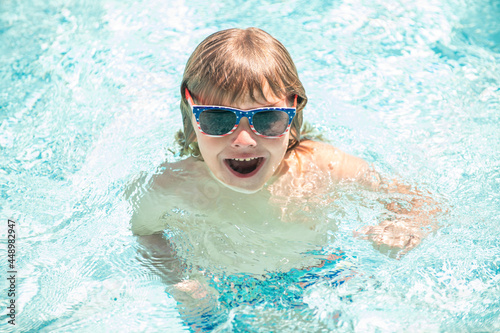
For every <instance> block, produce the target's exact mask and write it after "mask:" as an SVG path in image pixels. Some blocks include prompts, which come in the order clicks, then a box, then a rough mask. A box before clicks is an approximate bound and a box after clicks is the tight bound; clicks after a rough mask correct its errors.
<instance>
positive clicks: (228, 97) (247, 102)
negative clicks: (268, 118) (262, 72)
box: [202, 81, 285, 109]
mask: <svg viewBox="0 0 500 333" xmlns="http://www.w3.org/2000/svg"><path fill="white" fill-rule="evenodd" d="M207 97H208V98H206V99H205V98H203V96H202V100H203V102H204V104H212V105H221V106H230V107H236V108H238V109H250V108H253V107H258V106H268V105H273V104H276V103H279V102H280V101H282V100H284V99H285V97H284V96H283V97H280V96H276V95H275V93H274V92H273V90H272V89H271V87H270V86H269V84H268V83H267V82H266V81H264V82H263V84H262V85H261V86H260V87H259V88H255V89H253V91H252V92H250V91H235V92H231V91H225V92H224V91H220V90H216V91H215V92H214V93H213V94H212V96H211V97H212V98H210V97H209V96H207Z"/></svg>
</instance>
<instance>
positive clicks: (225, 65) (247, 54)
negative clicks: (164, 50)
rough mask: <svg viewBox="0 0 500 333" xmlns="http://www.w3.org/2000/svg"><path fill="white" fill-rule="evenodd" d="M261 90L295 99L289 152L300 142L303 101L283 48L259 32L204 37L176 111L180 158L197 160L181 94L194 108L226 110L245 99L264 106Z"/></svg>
mask: <svg viewBox="0 0 500 333" xmlns="http://www.w3.org/2000/svg"><path fill="white" fill-rule="evenodd" d="M266 85H268V86H269V89H268V91H269V93H272V94H274V95H275V97H278V98H287V100H288V103H289V104H291V103H293V99H294V97H295V95H297V113H296V115H295V117H294V118H293V121H292V124H291V127H290V141H289V143H288V150H291V149H293V148H295V147H296V146H297V145H298V144H299V142H300V130H301V127H302V110H303V109H304V107H305V105H306V103H307V96H306V93H305V89H304V87H303V86H302V83H301V82H300V80H299V76H298V74H297V69H296V68H295V64H294V63H293V60H292V58H291V57H290V54H289V53H288V51H287V50H286V48H285V47H284V46H283V44H281V43H280V42H279V41H278V40H276V39H275V38H274V37H272V36H271V35H269V34H268V33H267V32H265V31H263V30H261V29H258V28H248V29H228V30H222V31H219V32H216V33H214V34H212V35H210V36H208V37H207V38H206V39H205V40H204V41H202V42H201V43H200V45H198V47H197V48H196V49H195V50H194V52H193V54H192V55H191V57H190V58H189V60H188V62H187V64H186V68H185V70H184V76H183V78H182V84H181V96H182V100H181V105H180V106H181V113H182V122H183V126H184V127H183V130H181V131H179V132H178V133H177V136H176V138H177V142H178V143H179V144H180V145H181V149H182V150H181V155H188V154H190V155H192V156H200V151H199V148H198V143H197V142H195V140H196V135H195V132H194V128H193V124H192V111H191V108H190V106H189V103H188V102H187V100H186V95H185V89H186V88H187V89H188V90H189V92H190V93H191V96H192V97H193V99H194V100H195V103H198V104H205V105H227V106H228V105H231V104H233V103H234V102H236V101H239V100H241V99H244V98H246V97H247V96H250V99H251V100H252V101H254V102H262V101H266V96H265V92H264V87H265V86H266Z"/></svg>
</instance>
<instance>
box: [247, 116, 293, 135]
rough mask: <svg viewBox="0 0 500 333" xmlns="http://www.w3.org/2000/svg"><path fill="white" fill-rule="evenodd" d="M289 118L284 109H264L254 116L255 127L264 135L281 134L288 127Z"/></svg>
mask: <svg viewBox="0 0 500 333" xmlns="http://www.w3.org/2000/svg"><path fill="white" fill-rule="evenodd" d="M288 119H289V118H288V114H287V113H286V112H283V111H262V112H259V113H256V114H255V115H254V116H253V127H255V130H256V131H257V132H259V133H260V134H262V135H267V136H280V135H281V134H283V133H285V131H286V128H287V127H288Z"/></svg>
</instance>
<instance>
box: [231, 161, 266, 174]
mask: <svg viewBox="0 0 500 333" xmlns="http://www.w3.org/2000/svg"><path fill="white" fill-rule="evenodd" d="M227 161H228V162H227V164H228V165H229V167H230V168H231V169H233V170H234V171H236V172H238V173H241V174H247V173H250V172H252V171H254V170H255V169H256V168H257V166H258V165H259V161H260V158H256V159H253V160H250V161H237V160H227Z"/></svg>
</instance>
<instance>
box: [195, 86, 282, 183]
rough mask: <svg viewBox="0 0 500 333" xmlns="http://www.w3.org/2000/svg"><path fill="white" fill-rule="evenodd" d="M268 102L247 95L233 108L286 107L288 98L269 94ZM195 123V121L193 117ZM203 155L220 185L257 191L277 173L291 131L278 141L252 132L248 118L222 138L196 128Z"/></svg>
mask: <svg viewBox="0 0 500 333" xmlns="http://www.w3.org/2000/svg"><path fill="white" fill-rule="evenodd" d="M266 99H267V101H266V100H262V101H258V102H255V101H252V100H251V99H250V97H249V96H248V97H247V98H245V99H244V100H242V101H239V102H237V103H235V104H233V105H224V106H230V107H234V108H238V109H241V110H251V109H256V108H261V107H266V106H269V107H287V106H288V105H287V101H286V99H280V98H278V97H275V96H274V95H272V94H269V93H267V94H266ZM193 123H194V124H196V120H195V119H194V116H193ZM194 130H195V133H196V139H197V141H198V145H199V147H200V152H201V155H202V156H203V159H204V160H205V163H206V164H207V166H208V167H209V169H210V171H212V173H213V174H214V176H215V177H217V178H218V179H219V180H220V181H221V182H223V183H224V184H226V185H228V186H229V187H231V188H233V189H235V190H237V191H238V190H239V191H242V192H250V193H251V192H256V191H258V190H259V189H261V188H262V187H263V186H264V185H265V183H266V182H267V181H269V179H270V178H271V177H272V176H273V175H274V174H275V173H276V171H277V170H278V168H279V166H280V165H281V162H282V160H283V157H284V155H285V153H286V149H287V146H288V139H289V137H290V132H287V133H286V134H285V135H283V136H282V137H279V138H265V137H261V136H259V135H257V134H255V133H254V132H253V131H252V130H251V129H250V124H249V123H248V119H247V118H243V119H241V121H240V123H239V125H238V127H237V128H236V130H235V131H234V132H233V133H232V134H230V135H226V136H223V137H210V136H207V135H205V134H203V133H201V132H200V131H199V129H198V127H197V126H194Z"/></svg>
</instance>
